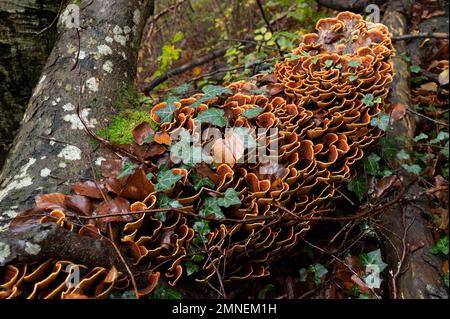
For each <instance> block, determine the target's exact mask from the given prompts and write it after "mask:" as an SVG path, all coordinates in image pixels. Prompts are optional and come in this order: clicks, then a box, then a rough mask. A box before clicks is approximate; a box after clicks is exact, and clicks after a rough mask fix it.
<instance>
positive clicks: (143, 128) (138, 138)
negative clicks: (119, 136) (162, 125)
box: [132, 122, 155, 145]
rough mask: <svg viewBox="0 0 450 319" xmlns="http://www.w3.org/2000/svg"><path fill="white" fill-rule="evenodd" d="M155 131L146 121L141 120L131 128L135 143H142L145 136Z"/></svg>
mask: <svg viewBox="0 0 450 319" xmlns="http://www.w3.org/2000/svg"><path fill="white" fill-rule="evenodd" d="M154 133H155V131H154V130H153V129H152V127H151V126H150V123H148V122H142V123H141V124H139V125H138V126H136V127H135V128H134V129H133V132H132V134H133V138H134V141H135V142H136V144H137V145H142V144H144V142H145V140H146V138H147V137H149V136H150V135H152V134H154Z"/></svg>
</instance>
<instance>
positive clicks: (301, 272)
mask: <svg viewBox="0 0 450 319" xmlns="http://www.w3.org/2000/svg"><path fill="white" fill-rule="evenodd" d="M298 273H299V275H300V279H299V281H300V282H305V281H306V278H308V275H309V272H308V271H307V270H306V269H305V268H300V269H299V271H298Z"/></svg>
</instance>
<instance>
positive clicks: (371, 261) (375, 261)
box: [359, 249, 387, 273]
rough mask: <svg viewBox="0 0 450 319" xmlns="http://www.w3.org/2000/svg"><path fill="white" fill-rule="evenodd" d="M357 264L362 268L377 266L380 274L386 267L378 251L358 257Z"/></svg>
mask: <svg viewBox="0 0 450 319" xmlns="http://www.w3.org/2000/svg"><path fill="white" fill-rule="evenodd" d="M359 262H360V263H361V266H363V267H367V266H370V265H375V266H377V267H378V270H379V272H380V273H381V272H382V271H383V270H384V269H386V267H387V264H386V263H385V262H384V261H383V258H382V257H381V250H380V249H376V250H372V251H371V252H369V253H363V254H361V255H359Z"/></svg>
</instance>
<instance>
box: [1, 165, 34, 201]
mask: <svg viewBox="0 0 450 319" xmlns="http://www.w3.org/2000/svg"><path fill="white" fill-rule="evenodd" d="M34 163H36V159H35V158H30V159H29V160H28V162H27V163H26V164H25V165H24V166H22V167H21V168H20V170H19V174H17V175H15V176H14V177H13V178H12V181H10V182H9V183H8V185H7V186H6V187H5V188H4V189H2V190H0V202H1V201H2V200H3V199H4V198H5V197H6V196H7V195H8V194H9V192H11V191H12V190H14V189H21V188H25V187H28V186H30V185H32V184H33V178H31V177H30V176H29V175H28V169H29V168H30V167H31V165H33V164H34Z"/></svg>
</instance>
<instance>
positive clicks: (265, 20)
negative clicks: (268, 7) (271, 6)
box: [256, 0, 282, 55]
mask: <svg viewBox="0 0 450 319" xmlns="http://www.w3.org/2000/svg"><path fill="white" fill-rule="evenodd" d="M256 3H257V4H258V8H259V11H260V12H261V16H262V18H263V20H264V22H265V23H266V25H267V28H268V29H269V31H270V32H271V33H272V35H273V34H274V33H275V32H274V30H273V28H272V25H271V24H270V21H269V20H268V19H267V17H266V12H265V11H264V7H263V5H262V3H261V1H260V0H256ZM275 45H276V46H277V48H278V51H279V52H280V55H281V53H282V50H281V47H280V45H279V44H278V42H277V41H275Z"/></svg>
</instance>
